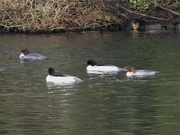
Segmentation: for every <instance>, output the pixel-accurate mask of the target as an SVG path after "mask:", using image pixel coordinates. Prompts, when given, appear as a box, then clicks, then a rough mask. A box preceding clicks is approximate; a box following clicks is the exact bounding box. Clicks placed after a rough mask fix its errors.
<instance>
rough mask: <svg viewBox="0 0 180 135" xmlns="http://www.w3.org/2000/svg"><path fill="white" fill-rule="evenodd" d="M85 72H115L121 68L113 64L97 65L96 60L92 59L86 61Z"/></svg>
mask: <svg viewBox="0 0 180 135" xmlns="http://www.w3.org/2000/svg"><path fill="white" fill-rule="evenodd" d="M86 65H88V66H87V67H86V70H87V73H96V74H117V73H118V72H120V71H122V70H123V69H121V68H119V67H117V66H114V65H98V64H97V62H95V61H93V60H88V61H87V62H86Z"/></svg>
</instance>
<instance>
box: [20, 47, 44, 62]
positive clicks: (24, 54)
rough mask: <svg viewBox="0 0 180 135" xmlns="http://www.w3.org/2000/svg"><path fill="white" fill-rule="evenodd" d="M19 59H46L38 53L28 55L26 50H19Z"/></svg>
mask: <svg viewBox="0 0 180 135" xmlns="http://www.w3.org/2000/svg"><path fill="white" fill-rule="evenodd" d="M19 59H20V60H44V59H47V57H46V56H43V55H41V54H38V53H30V52H29V50H28V49H27V48H26V49H23V50H21V54H20V55H19Z"/></svg>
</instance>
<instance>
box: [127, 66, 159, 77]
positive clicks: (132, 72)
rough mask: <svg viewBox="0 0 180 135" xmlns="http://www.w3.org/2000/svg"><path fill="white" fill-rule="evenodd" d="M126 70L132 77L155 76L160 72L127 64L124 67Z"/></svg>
mask: <svg viewBox="0 0 180 135" xmlns="http://www.w3.org/2000/svg"><path fill="white" fill-rule="evenodd" d="M124 70H125V71H127V73H126V76H128V77H131V76H137V77H138V76H139V77H143V76H153V75H156V74H157V73H158V72H157V71H152V70H135V69H134V68H133V67H130V66H127V67H125V68H124Z"/></svg>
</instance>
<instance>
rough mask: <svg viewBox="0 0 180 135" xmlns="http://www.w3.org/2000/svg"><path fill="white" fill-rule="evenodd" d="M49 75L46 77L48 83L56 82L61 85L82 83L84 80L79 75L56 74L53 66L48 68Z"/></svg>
mask: <svg viewBox="0 0 180 135" xmlns="http://www.w3.org/2000/svg"><path fill="white" fill-rule="evenodd" d="M48 72H49V75H47V77H46V82H47V83H54V84H59V85H70V84H78V83H81V82H82V80H81V79H80V78H78V77H75V76H71V75H66V74H55V71H54V69H53V68H49V69H48Z"/></svg>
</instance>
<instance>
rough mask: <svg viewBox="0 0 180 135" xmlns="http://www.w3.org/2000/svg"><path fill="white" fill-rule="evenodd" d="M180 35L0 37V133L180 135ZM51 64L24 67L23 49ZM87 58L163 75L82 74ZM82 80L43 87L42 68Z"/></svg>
mask: <svg viewBox="0 0 180 135" xmlns="http://www.w3.org/2000/svg"><path fill="white" fill-rule="evenodd" d="M179 37H180V35H179V33H155V34H150V33H138V32H132V33H98V32H89V33H88V32H87V33H79V34H78V33H69V34H62V35H60V34H57V35H23V34H20V35H0V40H1V42H0V50H1V52H0V86H1V87H0V105H1V109H0V134H2V135H7V134H9V135H25V134H27V135H35V134H38V135H55V134H58V135H59V134H61V135H72V134H73V135H110V134H111V135H152V134H155V135H170V134H173V135H179V132H180V126H179V125H180V118H179V117H180V109H179V108H180V102H179V101H180V79H179V78H180V72H179V67H180V60H179V58H180V53H179V50H180V46H179V43H180V38H179ZM24 48H28V49H29V50H30V52H35V53H40V54H43V55H45V56H47V57H48V60H43V61H34V62H24V63H21V62H20V61H19V59H18V56H19V53H20V50H21V49H24ZM88 59H94V60H96V61H97V62H98V63H99V64H113V65H116V66H119V67H122V68H123V67H125V66H127V65H131V66H134V67H135V68H137V69H150V70H156V71H159V72H160V74H159V75H157V76H154V77H146V78H127V77H126V76H125V73H124V72H121V73H119V74H117V75H97V74H87V73H86V65H84V64H83V63H84V62H86V61H87V60H88ZM49 67H53V68H54V69H55V70H56V72H58V73H65V74H70V75H74V76H77V77H79V78H81V79H82V80H84V81H83V83H81V84H78V85H73V86H48V85H47V84H46V82H45V78H46V76H47V69H48V68H49Z"/></svg>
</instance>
